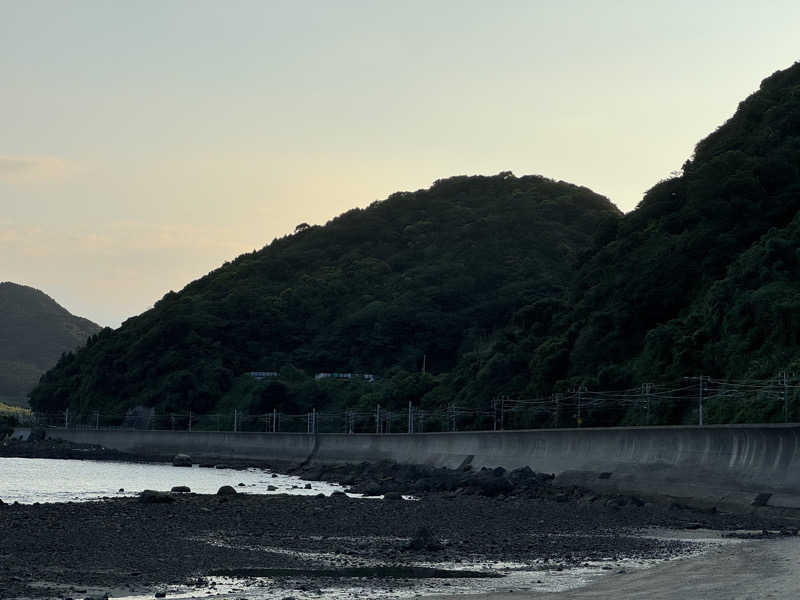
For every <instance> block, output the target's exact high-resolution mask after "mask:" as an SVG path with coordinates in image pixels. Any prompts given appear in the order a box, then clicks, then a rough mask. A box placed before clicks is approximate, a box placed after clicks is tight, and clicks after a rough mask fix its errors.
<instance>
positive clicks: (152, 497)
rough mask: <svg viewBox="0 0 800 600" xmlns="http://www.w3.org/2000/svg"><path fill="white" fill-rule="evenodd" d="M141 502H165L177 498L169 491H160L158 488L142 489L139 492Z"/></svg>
mask: <svg viewBox="0 0 800 600" xmlns="http://www.w3.org/2000/svg"><path fill="white" fill-rule="evenodd" d="M139 502H143V503H145V504H163V503H167V502H175V498H173V497H172V495H171V494H170V493H169V492H159V491H156V490H142V492H140V493H139Z"/></svg>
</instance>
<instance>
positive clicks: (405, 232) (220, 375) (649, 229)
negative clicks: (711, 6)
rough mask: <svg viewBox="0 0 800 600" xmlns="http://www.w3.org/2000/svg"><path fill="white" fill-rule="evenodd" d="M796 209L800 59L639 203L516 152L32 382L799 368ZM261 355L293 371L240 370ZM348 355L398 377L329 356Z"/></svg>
mask: <svg viewBox="0 0 800 600" xmlns="http://www.w3.org/2000/svg"><path fill="white" fill-rule="evenodd" d="M798 209H800V64H795V65H794V66H792V67H790V68H789V69H786V70H784V71H779V72H777V73H775V74H774V75H772V76H770V77H768V78H767V79H765V80H764V81H763V82H762V84H761V87H760V89H759V90H758V91H757V92H756V93H754V94H753V95H751V96H750V97H749V98H747V99H746V100H744V101H743V102H742V103H741V104H740V105H739V107H738V109H737V111H736V112H735V114H734V115H733V116H732V117H731V118H730V119H729V120H728V121H727V122H726V123H724V124H723V125H722V126H720V127H719V128H718V129H717V130H716V131H715V132H713V133H712V134H711V135H709V136H708V137H707V138H706V139H704V140H702V141H701V142H700V143H698V144H697V146H696V149H695V153H694V155H693V156H692V157H691V158H690V159H689V160H688V161H687V162H686V163H685V164H684V165H683V169H682V173H681V174H680V175H679V176H677V177H674V178H671V179H668V180H665V181H661V182H659V183H657V184H656V185H655V186H654V187H653V188H651V189H650V190H649V191H648V192H647V193H646V194H645V196H644V198H643V199H642V201H641V203H640V204H639V206H638V207H637V208H636V209H635V210H634V211H632V212H631V213H628V214H626V215H624V216H623V215H621V214H620V213H619V212H618V211H617V210H616V209H615V208H614V207H613V205H611V204H610V203H609V202H608V201H607V200H606V199H605V198H602V197H600V196H597V195H595V194H593V193H592V192H590V191H589V190H587V189H585V188H579V187H575V186H572V185H568V184H565V183H561V182H558V183H557V182H553V181H550V180H547V179H544V178H541V177H522V178H516V177H514V176H513V175H511V174H509V173H501V174H500V175H497V176H494V177H456V178H452V179H446V180H442V181H439V182H437V183H436V184H434V185H433V186H432V187H431V188H430V189H429V190H423V191H418V192H415V193H399V194H395V195H393V196H391V197H390V198H388V199H387V200H385V201H383V202H378V203H376V204H374V205H372V206H370V207H369V208H367V209H365V210H354V211H350V212H348V213H346V214H344V215H342V216H341V217H339V218H337V219H334V220H333V221H331V222H330V223H328V224H327V225H326V226H325V227H307V226H300V227H299V228H298V231H297V232H296V233H295V234H294V235H292V236H288V237H286V238H283V239H280V240H276V241H275V242H273V243H272V244H270V245H269V246H268V247H266V248H264V249H263V250H261V251H259V252H256V253H253V254H249V255H244V256H241V257H239V258H238V259H236V260H235V261H233V262H232V263H230V264H226V265H225V266H223V267H221V268H220V269H218V270H217V271H215V272H213V273H211V274H209V275H208V276H206V277H204V278H202V279H200V280H198V281H196V282H194V283H192V284H190V285H189V286H187V287H186V288H185V289H184V290H183V291H181V292H180V293H177V294H174V293H170V294H168V295H167V296H166V297H165V298H163V299H162V300H161V301H160V302H158V303H157V305H156V306H155V308H154V309H153V310H151V311H149V312H147V313H145V314H143V315H141V316H140V317H137V318H135V319H131V320H129V321H128V322H126V323H125V324H124V325H123V327H122V328H121V329H119V330H118V331H115V332H110V331H104V332H102V333H101V334H100V335H99V336H95V337H93V338H92V339H91V340H90V342H89V344H88V346H87V347H86V348H84V349H83V350H81V351H80V352H78V353H77V354H75V355H74V356H73V355H68V356H66V357H65V358H64V359H63V360H62V361H61V362H60V363H59V364H58V366H57V367H56V368H55V369H53V370H52V371H50V372H49V373H48V374H47V375H46V376H45V377H44V378H43V380H42V382H41V384H40V385H39V386H38V388H37V389H36V390H35V391H34V392H33V394H32V396H31V402H32V404H33V405H34V406H35V407H36V408H39V409H42V410H59V409H63V408H64V407H66V406H67V405H69V406H70V407H72V408H74V409H76V410H77V411H84V412H85V411H86V410H93V409H95V408H102V409H103V410H114V409H121V408H125V407H129V406H133V405H137V404H144V405H153V406H157V407H158V408H159V409H160V410H167V411H170V410H174V411H186V410H188V409H191V410H193V411H197V412H203V411H210V410H212V409H215V408H216V409H224V410H227V409H230V408H233V406H237V407H238V408H240V409H242V410H244V411H250V412H252V413H261V414H263V413H264V412H265V411H268V410H271V409H273V408H277V409H278V410H285V411H298V412H299V411H305V410H310V408H311V407H312V406H313V407H315V408H317V409H320V410H334V409H342V408H344V407H350V408H358V407H361V408H363V409H374V406H375V404H376V403H380V404H381V405H382V406H384V407H387V408H389V409H400V408H402V407H403V406H404V405H405V404H406V403H407V402H408V401H409V400H411V401H413V402H414V403H415V405H418V406H421V407H423V408H425V409H428V408H432V409H435V408H440V407H442V406H444V405H446V404H448V403H451V402H455V403H457V404H458V405H459V406H462V407H464V406H466V407H476V408H480V409H481V410H485V409H486V408H487V407H489V406H490V405H489V402H490V400H491V399H492V398H495V397H497V396H498V395H501V394H504V395H508V396H511V397H517V398H519V397H523V398H524V397H528V398H531V397H541V396H544V395H549V394H551V393H553V392H563V391H567V390H576V389H578V388H579V387H581V386H585V387H583V388H581V389H589V390H603V389H623V388H628V387H632V386H638V385H639V384H641V383H644V382H668V381H674V380H676V379H679V378H683V377H695V376H697V375H699V374H703V375H704V376H712V377H716V378H725V379H739V378H743V377H749V378H766V377H772V376H774V375H776V373H777V372H778V371H792V370H796V371H800V250H799V248H800V215H798ZM423 360H424V361H425V366H426V370H427V372H426V373H424V374H423V373H421V372H420V371H421V368H422V365H423ZM253 370H263V371H274V372H276V373H278V375H276V376H275V377H271V378H268V380H264V381H263V382H256V381H254V380H253V379H252V378H250V377H247V376H246V375H243V374H244V373H246V372H247V371H253ZM335 371H346V372H360V373H373V374H375V375H377V376H378V377H379V381H378V382H377V383H375V384H370V385H355V384H354V385H347V386H336V385H329V382H328V383H326V382H325V381H315V380H314V378H313V376H314V373H316V372H335ZM720 398H722V396H720ZM622 405H623V404H620V405H619V406H620V407H622ZM756 405H757V403H753V404H752V405H751V406H746V407H744V408H743V409H742V408H741V407H736V406H734V405H733V404H731V403H728V404H726V403H725V402H724V399H722V400H714V401H710V404H709V407H708V410H709V414H710V415H711V416H713V417H714V418H715V419H716V422H721V421H731V420H734V421H735V420H770V419H774V418H776V415H775V414H772V413H771V412H770V411H775V410H776V406H777V403H775V402H772V401H770V403H766V404H764V405H763V407H762V408H758V407H757V406H756ZM754 406H755V407H756V408H753V407H754ZM694 407H696V402H694V403H688V404H687V403H686V402H683V403H681V402H672V403H666V404H664V405H663V406H660V407H655V408H654V410H661V411H662V412H663V413H664V414H661V415H659V419H658V421H657V422H662V423H663V422H669V423H679V422H688V421H690V420H693V419H695V420H696V416H692V411H693V410H695V408H694ZM764 407H766V408H764ZM558 410H559V409H556V413H557V412H558ZM748 411H749V412H748ZM759 411H760V412H759ZM584 416H585V417H586V420H585V421H584V422H585V423H587V424H593V425H599V424H610V423H617V422H620V421H625V420H626V419H627V418H629V417H630V415H628V414H626V413H625V411H624V410H621V409H620V410H617V409H614V408H613V407H612V408H610V409H609V408H608V406H605V407H604V408H603V409H602V410H597V411H595V412H594V413H593V414H590V413H585V414H584ZM782 416H783V418H786V417H788V416H793V418H798V417H800V411H798V412H796V413H792V414H791V415H790V414H789V413H788V412H787V414H786V415H782ZM544 418H545V419H550V421H549V423H550V424H553V423H554V422H555V423H560V424H562V425H564V424H570V423H566V422H565V421H564V420H563V419H562V420H560V421H559V416H558V414H555V417H554V414H553V413H552V412H551V413H549V414H545V416H544ZM566 418H567V419H574V420H573V421H571V424H575V423H576V422H577V419H576V415H574V414H567V415H566ZM533 419H534V420H533V421H531V422H529V423H528V424H532V425H536V424H538V422H536V419H538V417H537V416H534V417H533ZM637 422H638V421H637Z"/></svg>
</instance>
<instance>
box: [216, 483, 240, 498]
mask: <svg viewBox="0 0 800 600" xmlns="http://www.w3.org/2000/svg"><path fill="white" fill-rule="evenodd" d="M217 495H218V496H235V495H236V490H235V489H234V488H233V487H231V486H229V485H223V486H222V487H221V488H219V489H218V490H217Z"/></svg>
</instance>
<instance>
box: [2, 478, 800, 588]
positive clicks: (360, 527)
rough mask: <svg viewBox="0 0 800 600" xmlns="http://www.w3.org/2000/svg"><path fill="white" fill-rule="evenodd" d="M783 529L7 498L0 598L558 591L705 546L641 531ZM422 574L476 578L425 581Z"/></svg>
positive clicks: (515, 502) (482, 507) (406, 509)
mask: <svg viewBox="0 0 800 600" xmlns="http://www.w3.org/2000/svg"><path fill="white" fill-rule="evenodd" d="M176 476H177V474H176ZM782 525H783V524H782V523H779V522H768V521H765V520H764V519H760V518H757V517H756V516H754V515H732V514H720V513H712V512H709V511H697V510H693V509H691V508H688V507H682V506H674V505H673V506H669V505H666V504H649V503H645V504H643V505H636V504H628V505H626V506H622V507H621V506H619V505H617V504H616V503H609V502H604V501H603V499H601V498H600V499H598V498H595V499H594V500H593V501H592V500H591V498H590V497H584V498H583V499H576V500H569V501H563V500H562V499H559V500H555V499H552V498H528V497H515V496H514V495H508V496H501V497H494V498H490V497H483V496H477V495H476V496H463V495H462V496H453V495H448V494H432V495H429V496H426V497H424V498H422V499H420V500H418V501H409V500H400V499H395V500H380V499H368V498H350V497H348V496H346V495H343V494H336V495H333V496H291V495H280V494H279V495H256V494H235V495H231V496H219V495H215V494H214V495H211V494H205V495H204V494H176V495H174V499H173V501H170V502H163V503H146V502H142V501H140V499H139V498H135V497H133V498H131V497H126V498H113V499H106V500H100V501H94V502H80V503H52V504H31V505H24V504H5V505H2V506H0V591H2V594H0V597H2V598H37V599H39V598H73V599H78V598H80V599H83V598H87V597H88V598H102V597H104V596H105V595H110V596H111V597H134V598H150V597H154V596H155V594H156V593H159V592H164V593H166V594H167V597H220V598H229V599H230V598H234V599H238V598H248V599H256V598H257V599H261V598H264V599H266V598H279V599H280V598H286V597H295V598H298V599H300V598H311V597H332V598H333V597H342V598H344V597H360V598H399V597H413V596H415V595H417V594H423V595H428V594H432V593H443V592H446V591H448V590H450V591H452V592H454V593H464V592H476V591H485V592H492V591H502V589H505V588H511V589H514V588H516V589H517V590H522V589H525V588H527V589H541V590H542V591H547V590H550V591H556V590H558V589H561V588H559V585H561V586H562V588H563V586H568V585H573V586H574V585H580V584H582V583H585V581H587V580H588V579H591V578H592V577H595V576H597V575H598V574H600V573H602V572H604V571H607V572H608V571H611V572H617V571H621V570H625V569H629V568H636V566H637V565H639V566H644V565H646V564H648V562H649V563H652V562H653V561H660V560H665V559H671V558H675V557H679V556H686V555H691V554H693V553H696V552H697V551H698V550H701V549H702V547H703V542H700V541H691V540H686V539H676V538H674V537H673V538H672V539H670V538H666V537H664V536H652V535H646V534H643V530H644V529H645V528H651V527H663V528H670V529H677V530H686V529H690V530H696V529H697V528H698V527H703V528H708V529H713V530H722V531H726V530H739V529H756V530H761V529H765V528H772V529H774V530H776V531H777V530H779V529H780V528H781V526H782ZM421 532H423V533H421ZM787 533H791V532H787ZM420 569H423V570H422V571H420ZM424 569H444V570H447V571H454V570H459V569H460V570H464V571H471V572H473V573H478V574H481V573H483V574H484V575H487V576H473V577H466V575H467V574H465V577H462V578H459V577H456V576H455V575H454V576H448V577H426V576H425V575H426V573H425V571H424ZM428 575H435V573H428ZM440 575H441V574H440ZM488 575H492V576H495V575H502V576H503V577H488ZM537 582H538V583H537ZM559 582H561V583H559ZM537 585H539V586H540V588H537ZM548 586H549V587H548Z"/></svg>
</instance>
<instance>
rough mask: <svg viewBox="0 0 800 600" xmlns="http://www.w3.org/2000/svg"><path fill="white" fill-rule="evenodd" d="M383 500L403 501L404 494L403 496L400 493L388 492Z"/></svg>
mask: <svg viewBox="0 0 800 600" xmlns="http://www.w3.org/2000/svg"><path fill="white" fill-rule="evenodd" d="M383 499H384V500H388V501H390V502H396V501H398V500H402V499H403V494H401V493H400V492H386V493H385V494H384V495H383Z"/></svg>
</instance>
